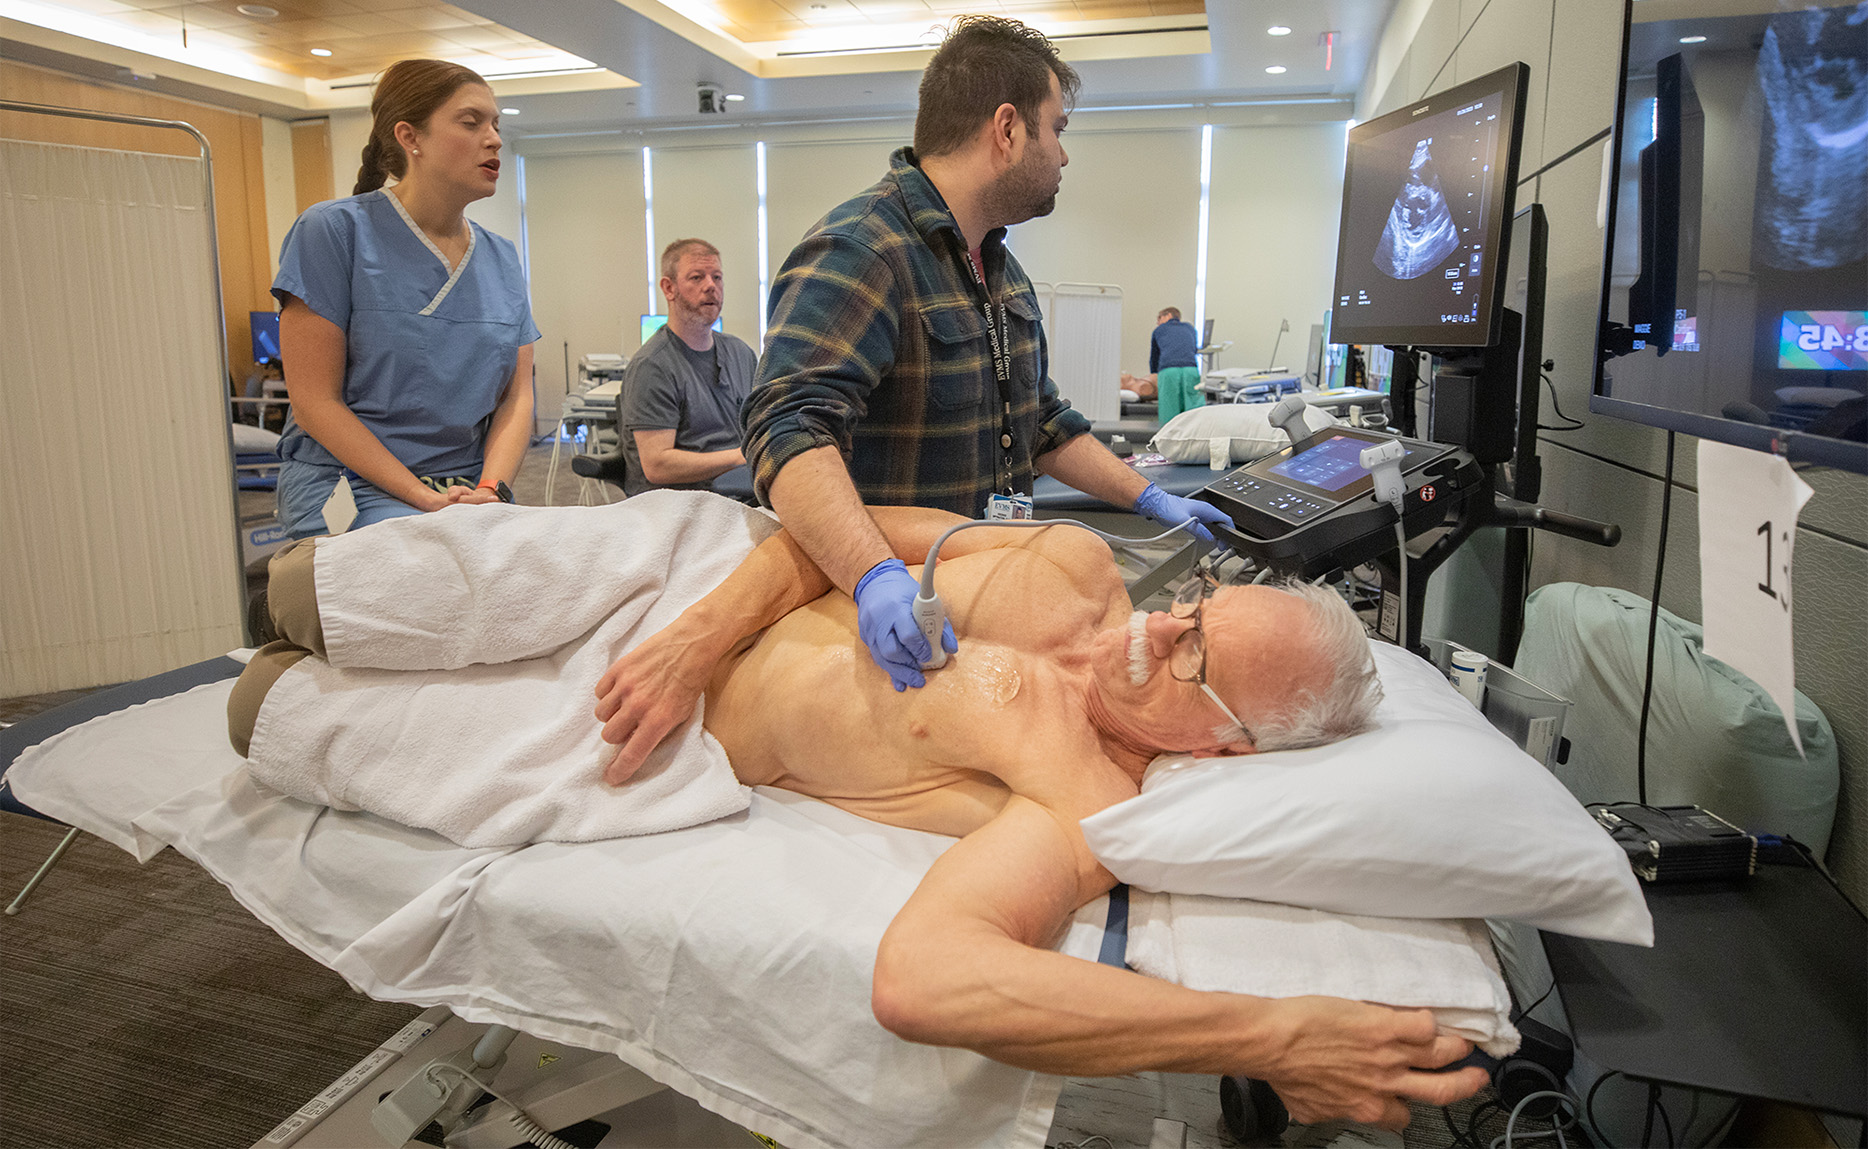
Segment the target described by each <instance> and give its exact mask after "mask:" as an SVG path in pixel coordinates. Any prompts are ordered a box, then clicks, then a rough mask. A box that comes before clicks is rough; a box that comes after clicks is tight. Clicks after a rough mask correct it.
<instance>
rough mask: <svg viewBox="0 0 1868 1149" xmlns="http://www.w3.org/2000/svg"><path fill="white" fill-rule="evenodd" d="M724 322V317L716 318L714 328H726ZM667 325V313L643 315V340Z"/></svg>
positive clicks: (646, 339) (647, 339)
mask: <svg viewBox="0 0 1868 1149" xmlns="http://www.w3.org/2000/svg"><path fill="white" fill-rule="evenodd" d="M724 323H725V320H724V319H716V320H714V321H713V329H714V330H715V331H724V330H726V328H725V327H724V326H723V324H724ZM666 326H668V317H667V316H666V315H644V316H643V317H642V342H643V343H647V342H648V341H649V336H651V335H653V334H655V333H656V332H657V331H660V330H661V329H662V328H664V327H666Z"/></svg>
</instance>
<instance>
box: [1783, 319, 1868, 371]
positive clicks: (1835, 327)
mask: <svg viewBox="0 0 1868 1149" xmlns="http://www.w3.org/2000/svg"><path fill="white" fill-rule="evenodd" d="M1777 365H1778V366H1779V367H1781V368H1786V369H1788V370H1793V371H1868V311H1786V312H1784V318H1783V321H1782V322H1781V323H1780V324H1779V325H1778V329H1777Z"/></svg>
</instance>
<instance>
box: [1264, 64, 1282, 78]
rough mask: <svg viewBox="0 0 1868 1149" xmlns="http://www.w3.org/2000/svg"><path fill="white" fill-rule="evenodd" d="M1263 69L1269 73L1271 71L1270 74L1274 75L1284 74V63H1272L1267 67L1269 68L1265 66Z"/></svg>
mask: <svg viewBox="0 0 1868 1149" xmlns="http://www.w3.org/2000/svg"><path fill="white" fill-rule="evenodd" d="M1265 71H1267V72H1269V73H1271V74H1272V75H1274V76H1282V75H1284V65H1283V64H1273V65H1272V66H1271V67H1269V68H1266V69H1265Z"/></svg>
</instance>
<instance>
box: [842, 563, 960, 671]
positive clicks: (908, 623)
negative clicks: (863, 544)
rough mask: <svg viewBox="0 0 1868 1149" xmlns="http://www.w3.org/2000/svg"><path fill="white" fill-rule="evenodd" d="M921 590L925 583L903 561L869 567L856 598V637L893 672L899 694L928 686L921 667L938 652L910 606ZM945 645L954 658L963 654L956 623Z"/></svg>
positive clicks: (947, 627)
mask: <svg viewBox="0 0 1868 1149" xmlns="http://www.w3.org/2000/svg"><path fill="white" fill-rule="evenodd" d="M920 591H921V584H920V583H919V582H917V581H916V580H915V577H914V576H913V575H911V574H909V573H908V567H907V565H906V564H905V563H903V562H902V560H900V559H886V560H884V561H882V562H879V563H877V564H876V565H875V566H873V567H870V568H869V573H868V574H866V575H864V576H863V577H862V580H861V581H860V582H858V583H857V584H856V591H855V593H854V594H852V595H851V596H850V597H851V598H853V599H855V600H856V633H857V634H858V635H860V636H861V637H862V640H863V645H864V646H867V647H868V648H869V657H871V658H873V659H875V660H876V665H877V666H880V667H881V668H882V669H883V670H886V671H888V675H889V679H890V681H892V682H894V683H895V689H896V691H897V693H899V692H901V691H903V690H906V689H908V688H909V687H910V686H926V685H927V681H928V680H927V675H925V674H923V673H921V664H922V663H923V662H925V661H927V659H928V658H929V657H930V656H932V655H933V653H934V652H933V650H932V649H930V648H929V646H928V641H927V639H925V638H923V637H922V636H921V628H920V627H918V626H916V625H915V617H914V613H913V611H912V610H910V607H909V604H911V603H913V602H914V598H915V595H917V594H919V593H920ZM941 645H942V646H943V647H945V648H946V650H947V653H948V654H952V653H954V652H955V651H957V650H959V649H960V644H959V642H958V641H957V640H955V638H954V636H953V624H952V623H947V624H946V625H945V626H944V627H943V629H942V631H941Z"/></svg>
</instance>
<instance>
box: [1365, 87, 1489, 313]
mask: <svg viewBox="0 0 1868 1149" xmlns="http://www.w3.org/2000/svg"><path fill="white" fill-rule="evenodd" d="M1504 106H1505V97H1504V96H1503V95H1502V94H1499V93H1496V92H1494V93H1490V94H1486V95H1483V96H1475V97H1474V99H1473V101H1472V102H1470V103H1468V104H1465V105H1463V106H1460V107H1456V108H1450V109H1448V110H1446V111H1443V112H1437V113H1433V114H1430V115H1424V116H1422V117H1420V119H1418V120H1414V121H1411V122H1401V123H1399V124H1397V125H1396V126H1395V127H1393V128H1391V129H1389V130H1387V131H1377V132H1376V133H1375V134H1373V135H1366V136H1365V135H1362V134H1361V133H1360V132H1359V131H1358V132H1354V133H1352V134H1351V137H1350V145H1349V173H1350V174H1349V179H1348V185H1349V186H1348V187H1347V189H1346V199H1345V203H1344V205H1343V230H1342V238H1341V246H1340V248H1339V250H1338V252H1337V270H1336V293H1337V298H1336V299H1335V301H1334V302H1335V304H1336V307H1335V311H1334V313H1333V315H1332V322H1333V324H1335V325H1337V326H1339V327H1348V328H1350V329H1351V330H1352V331H1355V330H1358V329H1364V328H1377V329H1397V328H1413V329H1421V328H1437V329H1439V330H1438V333H1440V334H1444V335H1445V339H1444V342H1446V343H1447V344H1450V345H1456V346H1470V345H1477V344H1482V343H1483V342H1484V341H1485V340H1484V334H1485V326H1486V324H1487V323H1489V322H1490V320H1491V315H1490V303H1491V300H1490V297H1489V293H1488V292H1487V291H1486V290H1485V285H1486V283H1487V282H1488V281H1487V278H1486V277H1487V276H1488V275H1489V274H1490V273H1491V271H1492V268H1491V266H1490V265H1491V262H1492V260H1493V259H1494V258H1495V257H1496V255H1497V253H1495V252H1491V251H1487V250H1486V237H1487V233H1488V223H1489V222H1491V221H1490V219H1489V217H1490V215H1491V214H1492V213H1494V212H1499V211H1502V210H1503V205H1502V204H1499V203H1495V202H1494V200H1495V199H1496V198H1497V195H1498V193H1497V191H1496V190H1495V184H1497V183H1498V182H1499V179H1500V175H1495V174H1494V172H1493V168H1494V166H1495V165H1502V164H1504V163H1505V149H1506V145H1507V144H1508V142H1509V140H1510V133H1511V125H1510V123H1509V122H1508V121H1507V120H1506V118H1505V115H1504ZM1380 123H1381V121H1376V122H1375V123H1373V124H1370V125H1366V126H1365V127H1369V128H1374V127H1376V126H1377V125H1379V124H1380ZM1500 174H1502V173H1500ZM1380 341H1382V342H1415V341H1417V340H1413V339H1408V338H1398V337H1397V338H1389V337H1387V336H1384V337H1383V338H1382V339H1381V340H1380ZM1418 341H1420V342H1426V343H1434V342H1437V341H1439V340H1437V339H1435V338H1426V339H1424V340H1418Z"/></svg>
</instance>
